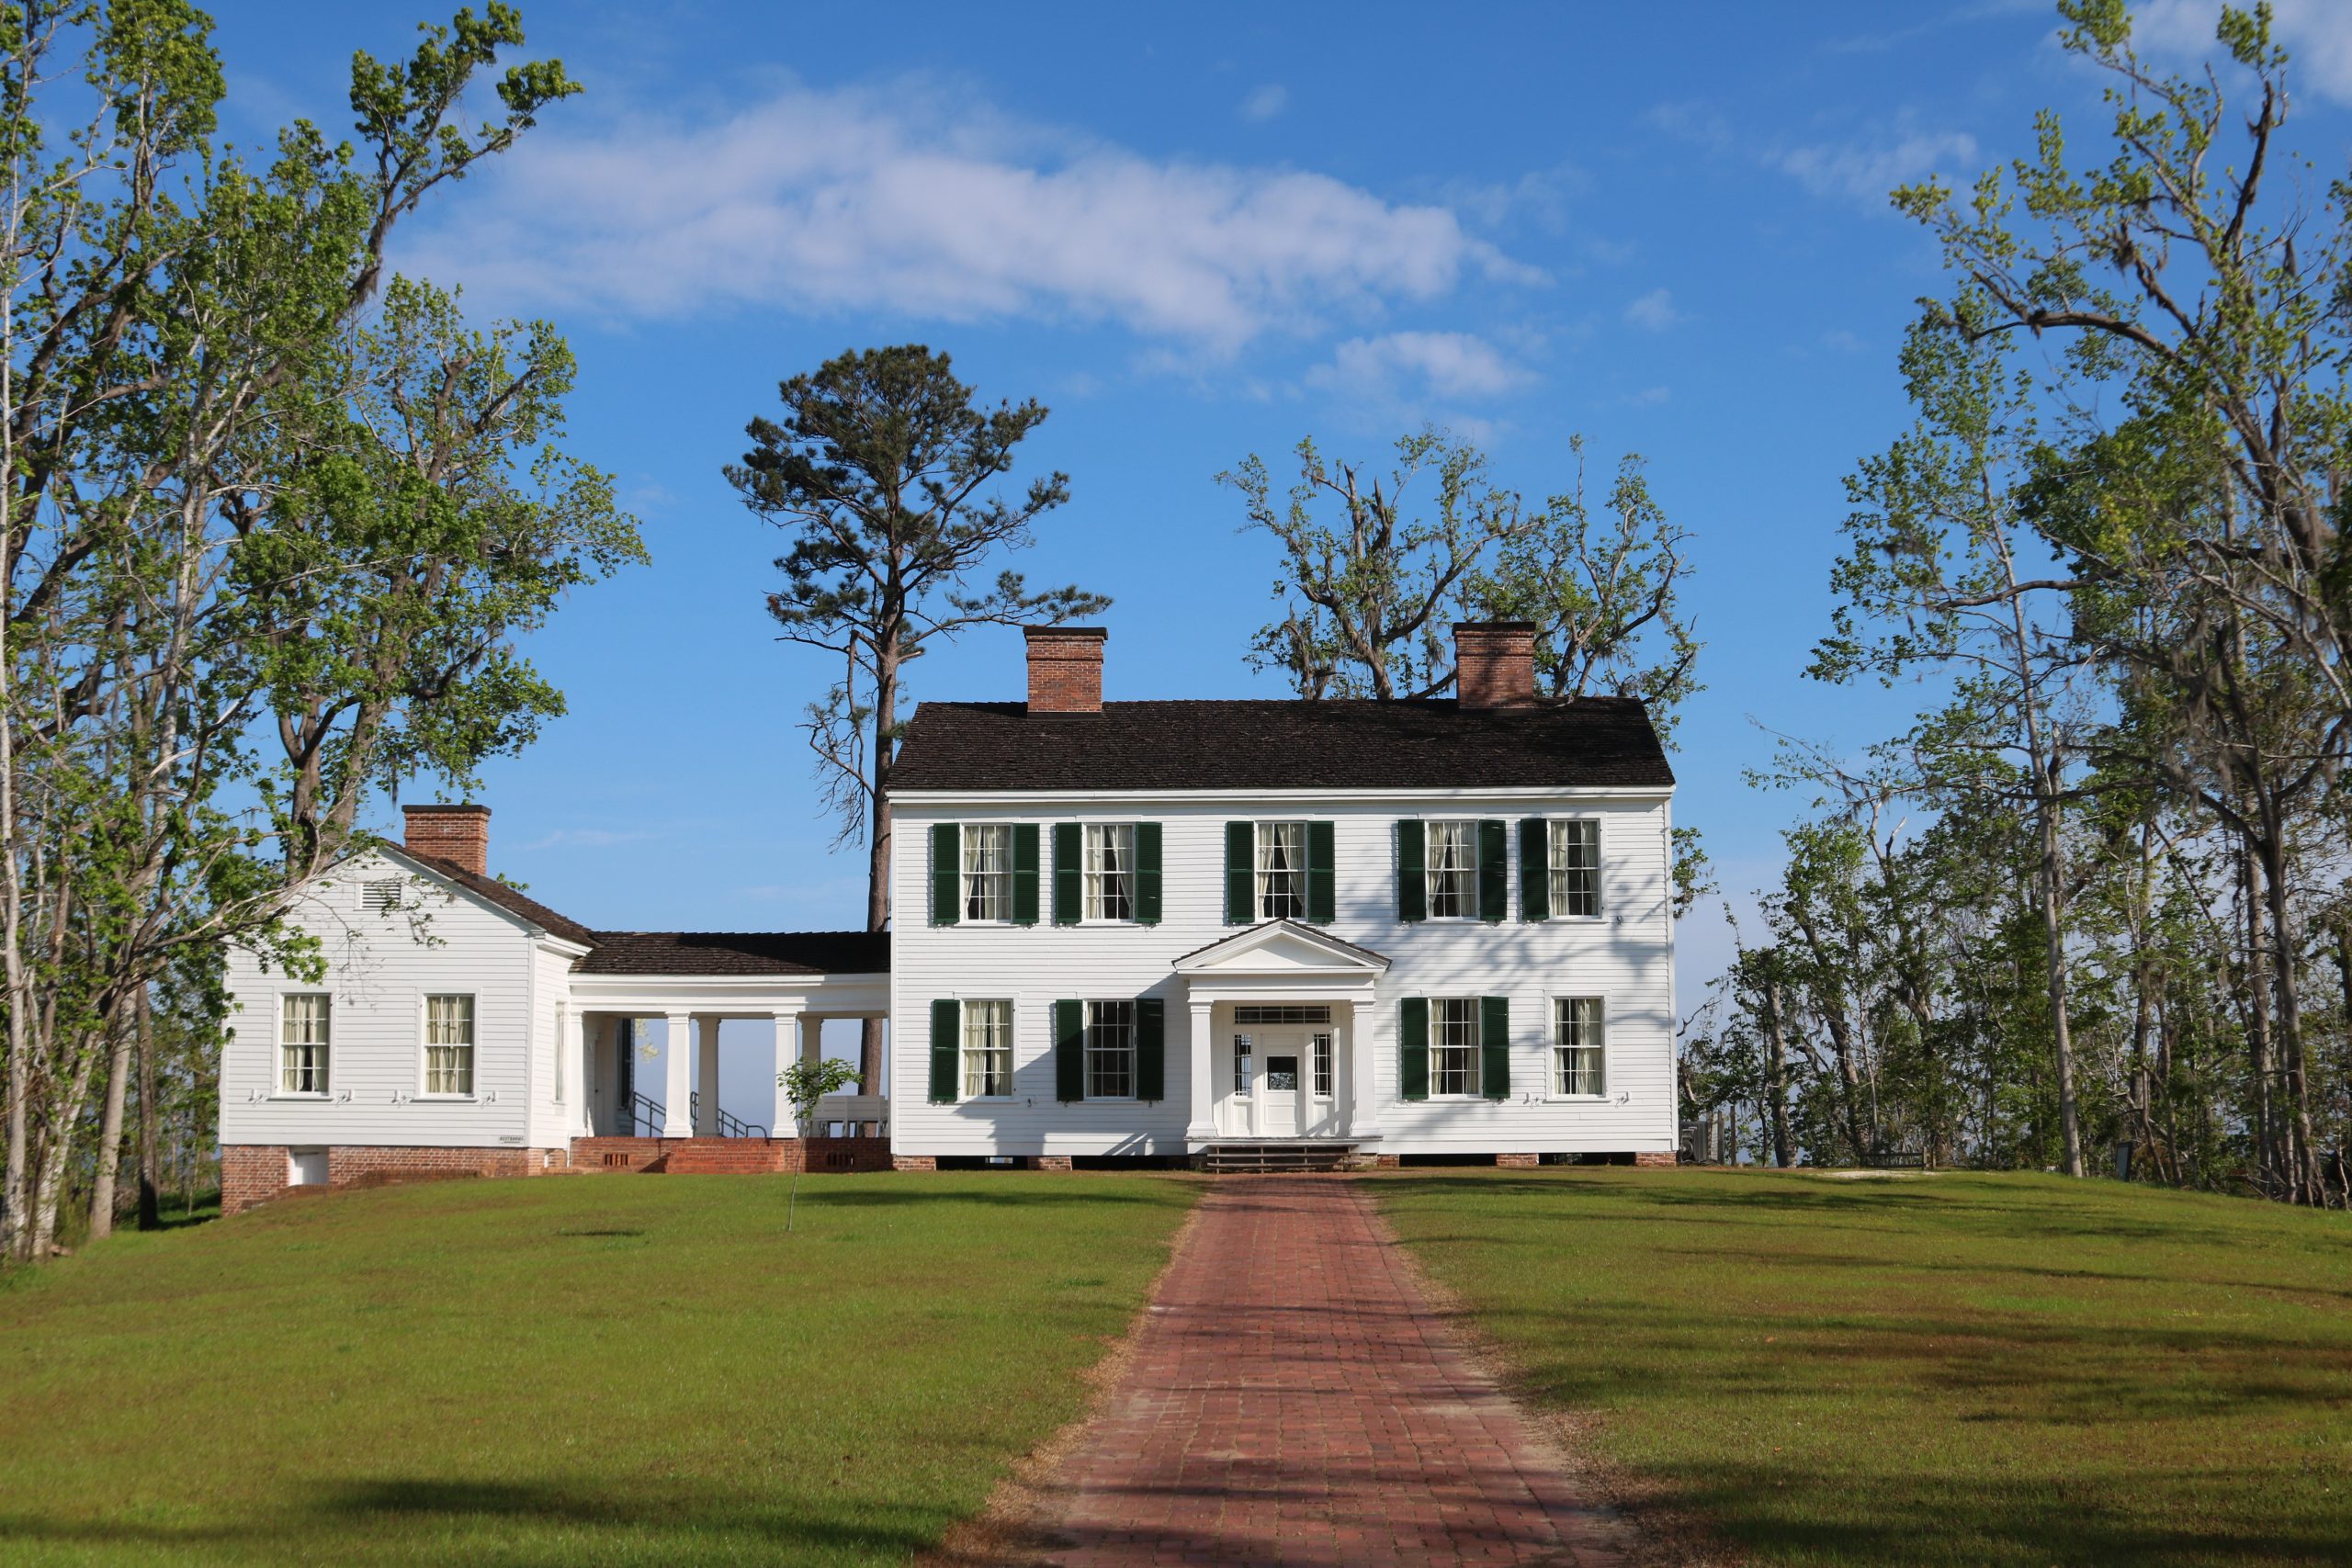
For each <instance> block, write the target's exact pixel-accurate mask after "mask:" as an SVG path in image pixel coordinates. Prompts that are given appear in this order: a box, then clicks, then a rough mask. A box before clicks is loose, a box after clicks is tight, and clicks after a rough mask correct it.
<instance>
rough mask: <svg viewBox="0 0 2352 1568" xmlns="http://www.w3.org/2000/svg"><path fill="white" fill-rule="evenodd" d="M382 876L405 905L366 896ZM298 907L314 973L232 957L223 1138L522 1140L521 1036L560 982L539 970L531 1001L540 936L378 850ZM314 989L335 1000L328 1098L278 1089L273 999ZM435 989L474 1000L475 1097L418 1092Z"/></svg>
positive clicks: (292, 1141) (527, 1100)
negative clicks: (429, 1000)
mask: <svg viewBox="0 0 2352 1568" xmlns="http://www.w3.org/2000/svg"><path fill="white" fill-rule="evenodd" d="M385 878H399V879H401V880H402V881H403V882H404V884H405V885H406V890H407V902H408V906H409V907H407V908H401V909H399V910H396V911H392V912H390V913H385V912H380V911H373V910H369V909H368V908H366V907H365V901H364V897H363V889H364V887H365V886H366V885H367V884H368V882H371V881H375V880H379V879H385ZM295 918H296V919H297V920H298V921H299V922H300V924H301V925H302V926H303V927H304V928H305V929H306V930H308V931H310V932H311V934H312V935H313V936H315V937H316V938H317V939H318V941H319V942H320V947H321V952H322V956H323V957H324V958H325V960H326V964H327V973H326V976H325V978H324V980H323V981H322V982H321V983H320V984H318V985H315V986H313V985H308V984H304V983H302V982H300V981H296V980H293V979H290V978H288V976H285V975H283V974H281V973H277V972H265V971H264V970H263V969H262V967H261V965H260V964H258V963H257V962H256V961H255V959H254V956H253V955H252V954H251V953H247V952H244V951H243V950H232V953H231V955H230V961H229V974H228V979H229V989H230V997H231V1006H232V1011H231V1013H230V1019H229V1027H230V1029H231V1030H232V1035H231V1038H230V1040H229V1042H228V1043H227V1045H226V1047H225V1049H224V1050H223V1052H222V1057H221V1069H220V1141H221V1142H222V1143H223V1144H288V1145H410V1146H415V1145H423V1146H477V1147H494V1146H500V1145H507V1146H521V1145H525V1144H526V1143H527V1142H528V1141H530V1138H531V1135H532V1132H533V1129H532V1125H531V1123H532V1115H531V1087H532V1077H533V1069H534V1066H535V1063H534V1058H533V1054H532V1053H531V1052H530V1051H528V1050H526V1042H527V1041H529V1040H530V1039H531V1038H532V1035H533V1033H534V1030H535V1021H534V1016H533V1015H534V1013H535V1012H537V1011H541V1010H544V1011H546V1012H547V1014H548V1019H547V1021H545V1022H544V1023H538V1024H537V1025H536V1028H537V1031H538V1032H540V1033H542V1034H545V1033H548V1032H551V1030H552V1018H553V1002H554V997H555V995H556V994H559V993H556V992H552V991H550V989H549V982H548V980H547V979H546V978H545V977H540V978H539V979H538V982H537V990H538V992H539V998H538V1002H537V1005H536V1006H535V1004H534V998H533V995H532V993H533V990H534V980H535V976H534V974H533V951H534V948H535V946H536V943H535V942H534V939H533V938H532V937H531V935H530V934H529V928H528V927H527V926H526V925H525V924H524V923H523V922H522V921H520V920H518V919H515V918H514V917H513V916H510V915H508V914H506V913H504V912H503V911H501V910H497V909H493V908H490V907H488V906H486V905H484V904H483V903H482V902H481V901H480V900H478V899H476V898H473V897H469V896H467V895H465V894H461V893H453V892H450V891H448V890H447V888H446V887H445V886H442V885H440V884H438V883H435V882H433V881H431V880H430V879H428V878H424V877H422V876H419V875H416V874H412V873H411V872H410V871H409V870H408V869H407V868H406V867H405V866H403V865H401V864H400V863H398V862H395V861H392V860H390V859H388V858H385V857H381V856H373V855H370V856H363V857H360V858H358V859H356V860H355V861H353V862H351V863H347V864H346V865H345V866H344V867H342V868H339V869H338V870H337V871H336V872H335V873H334V875H333V876H332V877H331V878H330V879H328V880H327V881H326V882H324V883H322V885H321V886H318V887H317V888H316V889H315V890H314V891H313V892H312V893H311V895H310V896H308V897H306V899H305V900H304V902H303V904H302V905H301V907H300V908H299V909H298V911H297V913H296V917H295ZM556 983H557V984H560V980H559V981H557V982H556ZM321 990H322V991H325V992H326V993H327V994H328V995H330V996H331V997H332V998H334V1012H333V1020H334V1022H333V1033H332V1037H331V1044H330V1055H329V1057H328V1067H327V1097H326V1098H325V1099H324V1100H316V1099H294V1098H287V1097H284V1096H281V1095H279V1094H278V1092H277V1090H278V1047H277V1041H278V1018H279V998H281V997H283V996H284V995H286V994H287V993H288V992H295V991H321ZM437 993H470V994H471V995H472V996H473V998H474V1084H473V1089H474V1092H473V1095H472V1096H471V1097H470V1098H469V1099H465V1100H447V1099H430V1098H426V1097H425V1096H424V998H425V997H426V996H428V995H433V994H437ZM557 1141H558V1142H559V1143H560V1140H557Z"/></svg>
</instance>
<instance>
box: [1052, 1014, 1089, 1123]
mask: <svg viewBox="0 0 2352 1568" xmlns="http://www.w3.org/2000/svg"><path fill="white" fill-rule="evenodd" d="M1054 1098H1056V1099H1057V1100H1062V1101H1064V1102H1068V1101H1069V1100H1084V1099H1085V1098H1086V1004H1085V1003H1084V1002H1056V1003H1055V1004H1054Z"/></svg>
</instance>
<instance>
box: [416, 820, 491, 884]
mask: <svg viewBox="0 0 2352 1568" xmlns="http://www.w3.org/2000/svg"><path fill="white" fill-rule="evenodd" d="M401 816H403V817H405V818H408V831H407V834H406V836H405V838H404V840H403V842H405V843H406V845H407V846H408V848H409V850H410V851H411V852H413V853H416V854H420V855H431V856H432V857H433V858H434V859H435V860H446V861H448V862H449V863H452V864H454V865H461V866H464V867H465V868H466V869H467V870H468V871H470V872H472V873H473V874H475V875H476V876H488V875H489V874H490V807H487V806H474V805H470V804H468V805H464V806H403V807H401Z"/></svg>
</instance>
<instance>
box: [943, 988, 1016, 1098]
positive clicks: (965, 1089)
mask: <svg viewBox="0 0 2352 1568" xmlns="http://www.w3.org/2000/svg"><path fill="white" fill-rule="evenodd" d="M977 1008H988V1009H990V1010H994V1009H997V1008H1002V1009H1003V1010H1004V1043H1003V1044H1002V1045H1001V1046H1000V1045H995V1044H986V1043H984V1044H981V1045H978V1046H975V1045H974V1044H973V1043H972V1021H973V1010H975V1009H977ZM958 1011H959V1012H960V1013H961V1015H962V1016H961V1018H960V1020H959V1021H957V1023H956V1089H957V1091H958V1093H957V1096H956V1098H957V1099H959V1100H967V1101H987V1100H1011V1099H1012V1073H1013V1067H1014V1059H1013V1049H1012V1043H1013V1008H1012V998H1010V997H974V998H966V999H965V1000H964V1003H963V1005H962V1007H961V1008H960V1009H958ZM1000 1052H1001V1054H1002V1055H1003V1056H1004V1088H1003V1089H1002V1090H1001V1092H999V1093H995V1094H990V1093H988V1092H986V1091H985V1090H981V1089H973V1088H972V1087H971V1085H972V1080H973V1073H972V1060H973V1058H974V1057H975V1056H981V1055H998V1054H999V1053H1000ZM982 1072H983V1073H985V1072H986V1068H985V1067H983V1068H982ZM983 1081H985V1080H983Z"/></svg>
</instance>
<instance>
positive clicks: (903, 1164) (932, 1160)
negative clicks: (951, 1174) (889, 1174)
mask: <svg viewBox="0 0 2352 1568" xmlns="http://www.w3.org/2000/svg"><path fill="white" fill-rule="evenodd" d="M890 1168H891V1169H892V1170H937V1169H938V1168H939V1160H938V1159H937V1157H936V1156H932V1155H892V1156H890Z"/></svg>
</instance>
